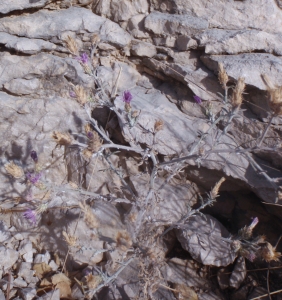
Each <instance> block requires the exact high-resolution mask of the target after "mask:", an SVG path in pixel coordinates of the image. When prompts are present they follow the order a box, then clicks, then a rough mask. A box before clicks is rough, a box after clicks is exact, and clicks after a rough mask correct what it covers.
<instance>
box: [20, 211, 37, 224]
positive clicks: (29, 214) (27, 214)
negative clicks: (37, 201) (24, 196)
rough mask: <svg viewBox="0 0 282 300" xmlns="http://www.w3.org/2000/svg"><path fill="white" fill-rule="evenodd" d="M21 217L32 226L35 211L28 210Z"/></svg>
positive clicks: (34, 220) (34, 219) (34, 222)
mask: <svg viewBox="0 0 282 300" xmlns="http://www.w3.org/2000/svg"><path fill="white" fill-rule="evenodd" d="M23 216H24V217H25V218H26V219H27V220H28V221H29V222H30V223H32V225H35V224H36V211H35V210H32V209H30V208H29V209H28V210H26V211H25V212H24V213H23Z"/></svg>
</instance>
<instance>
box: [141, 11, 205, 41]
mask: <svg viewBox="0 0 282 300" xmlns="http://www.w3.org/2000/svg"><path fill="white" fill-rule="evenodd" d="M208 26H209V25H208V22H207V21H206V20H204V19H202V18H198V17H194V16H193V15H192V14H186V15H171V14H167V13H160V12H158V11H154V12H152V13H150V14H149V15H148V16H147V17H146V19H145V28H146V30H148V31H150V32H152V33H154V34H160V35H174V34H186V35H189V36H193V35H195V34H197V33H200V32H202V31H203V30H205V29H207V28H208Z"/></svg>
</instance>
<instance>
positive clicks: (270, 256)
mask: <svg viewBox="0 0 282 300" xmlns="http://www.w3.org/2000/svg"><path fill="white" fill-rule="evenodd" d="M259 255H260V257H261V258H262V259H263V260H265V261H266V262H270V261H272V260H274V261H279V258H280V257H281V253H280V252H277V251H276V249H275V248H274V247H273V246H272V245H271V244H270V243H268V242H266V243H264V244H263V245H262V247H261V248H260V250H259Z"/></svg>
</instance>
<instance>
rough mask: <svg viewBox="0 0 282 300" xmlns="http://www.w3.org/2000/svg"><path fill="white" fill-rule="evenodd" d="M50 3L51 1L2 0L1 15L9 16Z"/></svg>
mask: <svg viewBox="0 0 282 300" xmlns="http://www.w3.org/2000/svg"><path fill="white" fill-rule="evenodd" d="M48 2H50V0H16V1H9V0H2V1H1V3H0V13H1V14H7V13H9V12H11V11H14V10H23V9H27V8H39V7H44V5H45V4H47V3H48Z"/></svg>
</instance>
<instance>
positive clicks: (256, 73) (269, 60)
mask: <svg viewBox="0 0 282 300" xmlns="http://www.w3.org/2000/svg"><path fill="white" fill-rule="evenodd" d="M201 60H202V61H203V62H204V64H205V65H206V66H207V67H208V68H209V69H211V70H213V71H214V72H217V70H218V63H219V62H221V63H222V64H223V65H224V68H225V70H226V72H227V74H228V76H229V77H230V78H231V79H233V80H234V79H235V80H237V79H238V78H239V77H244V78H245V82H246V84H248V85H250V86H253V87H256V88H258V89H260V90H266V85H265V83H264V81H263V79H262V77H261V75H262V74H266V75H267V76H268V77H269V78H270V80H271V81H272V82H273V84H274V85H278V86H281V85H282V73H281V70H282V59H281V57H277V56H274V55H272V54H265V53H244V54H239V55H204V56H202V57H201Z"/></svg>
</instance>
